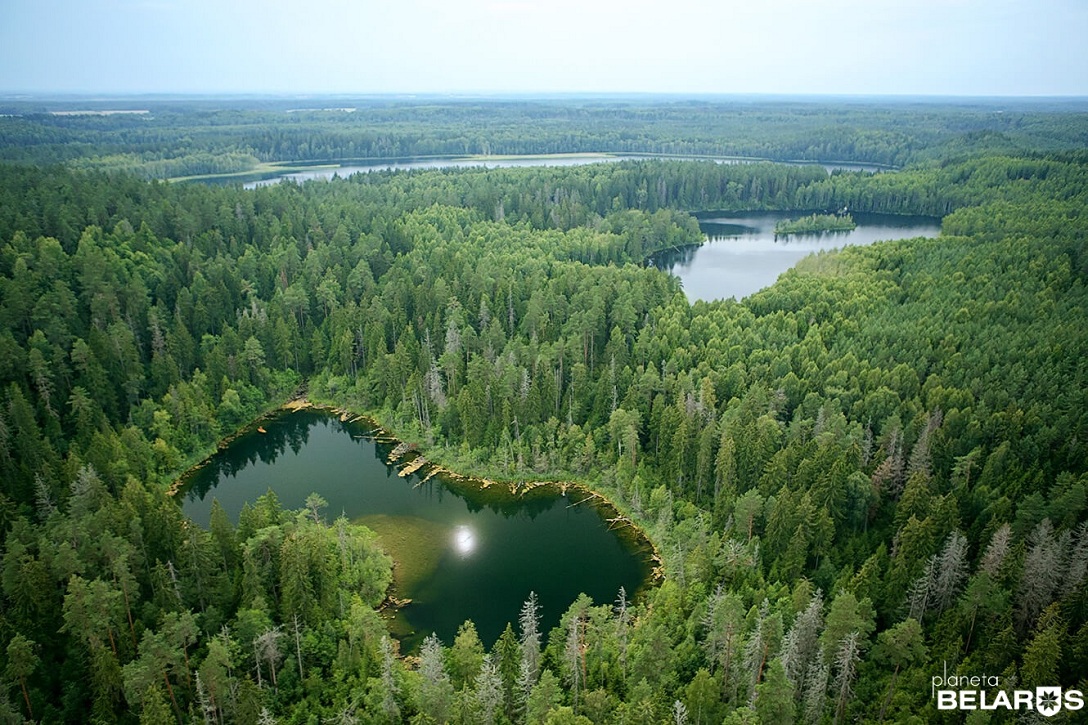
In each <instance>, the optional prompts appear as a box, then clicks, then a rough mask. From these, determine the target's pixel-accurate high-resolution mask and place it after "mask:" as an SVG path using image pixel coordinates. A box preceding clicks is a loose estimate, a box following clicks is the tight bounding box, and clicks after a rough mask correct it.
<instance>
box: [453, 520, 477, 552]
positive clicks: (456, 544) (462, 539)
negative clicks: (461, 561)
mask: <svg viewBox="0 0 1088 725" xmlns="http://www.w3.org/2000/svg"><path fill="white" fill-rule="evenodd" d="M453 548H454V549H456V550H457V553H458V554H460V555H461V557H462V558H464V557H466V556H469V555H471V554H472V552H473V551H475V550H476V532H475V531H473V530H472V529H471V528H469V527H468V526H458V527H457V529H456V530H454V532H453Z"/></svg>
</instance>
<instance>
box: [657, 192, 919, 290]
mask: <svg viewBox="0 0 1088 725" xmlns="http://www.w3.org/2000/svg"><path fill="white" fill-rule="evenodd" d="M807 213H808V212H744V213H739V214H722V215H700V219H699V228H700V229H702V231H703V233H704V234H705V235H706V241H705V242H704V243H703V244H700V245H696V246H691V247H683V248H681V249H673V250H668V251H665V252H661V253H659V254H656V255H654V256H653V257H651V258H650V262H651V263H652V264H654V265H655V266H656V267H658V269H662V270H665V271H667V272H670V273H672V274H674V275H676V276H677V277H679V278H680V281H681V282H682V283H683V285H684V292H685V294H687V297H688V300H690V301H692V302H694V301H695V300H722V299H728V298H730V297H732V298H735V299H738V300H740V299H743V298H745V297H747V296H748V295H750V294H752V293H754V292H758V291H759V290H761V289H763V288H765V287H769V286H770V285H772V284H774V283H775V281H776V280H777V279H778V276H779V275H780V274H782V273H783V272H785V271H786V270H787V269H789V268H791V267H793V265H795V264H797V263H798V262H799V261H801V260H802V259H803V258H805V257H807V256H808V255H810V254H812V253H814V252H819V251H822V250H828V249H838V248H841V247H845V246H849V245H865V244H873V243H874V242H877V241H881V240H893V239H909V238H911V237H935V236H937V234H938V233H940V229H941V226H940V220H938V219H934V218H932V217H911V216H898V215H893V214H859V213H854V214H852V216H853V217H854V221H855V222H857V225H858V226H857V229H854V230H853V231H850V232H823V233H816V234H791V235H788V236H784V237H780V236H776V235H775V233H774V225H775V224H776V223H777V222H778V221H780V220H782V219H796V218H797V217H800V216H805V215H806V214H807Z"/></svg>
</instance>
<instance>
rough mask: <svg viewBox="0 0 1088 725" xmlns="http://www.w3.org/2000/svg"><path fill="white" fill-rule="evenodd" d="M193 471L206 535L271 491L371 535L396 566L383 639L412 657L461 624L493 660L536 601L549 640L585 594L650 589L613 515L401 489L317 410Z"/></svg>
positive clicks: (537, 492)
mask: <svg viewBox="0 0 1088 725" xmlns="http://www.w3.org/2000/svg"><path fill="white" fill-rule="evenodd" d="M261 425H262V427H263V428H264V429H265V431H266V432H265V433H261V432H259V431H257V430H256V429H253V430H251V431H250V432H248V433H246V434H245V435H243V436H241V437H240V438H238V439H236V440H234V441H233V442H232V443H231V444H230V445H229V446H228V447H227V448H226V449H225V450H223V451H220V452H219V453H218V454H216V455H215V456H213V457H212V458H211V459H210V461H209V463H208V465H206V466H204V467H203V468H200V469H198V470H197V471H196V472H195V473H194V474H193V475H192V477H191V478H190V479H189V481H188V482H187V485H186V487H185V488H184V489H182V491H181V493H179V499H180V500H181V503H182V507H183V510H184V512H185V514H186V515H187V516H189V517H190V518H191V519H193V521H195V522H196V523H198V524H200V525H201V526H207V525H208V522H209V519H210V514H211V503H212V500H213V498H214V499H218V500H219V503H220V505H222V506H223V508H224V509H225V510H226V512H227V514H228V515H229V516H230V517H231V519H232V521H234V522H237V521H238V514H239V512H240V511H241V510H242V506H243V505H244V504H245V503H247V502H248V503H250V504H252V503H253V502H254V501H255V500H256V499H257V497H258V496H261V495H262V494H264V493H265V492H266V491H267V490H269V489H271V490H272V491H274V492H275V493H276V496H277V497H278V498H279V501H280V503H281V505H282V506H283V508H285V509H297V508H302V507H303V505H304V502H305V500H306V496H307V495H309V494H310V493H312V492H316V493H318V494H320V495H321V496H322V497H324V498H325V500H326V501H328V503H329V506H328V509H327V512H326V513H327V516H326V518H327V519H328V520H330V521H331V520H333V519H335V518H336V517H337V516H339V515H340V514H341V513H344V514H345V515H346V516H347V517H348V518H349V519H351V520H352V521H354V522H356V523H360V524H363V525H365V526H368V527H370V528H371V529H373V530H374V531H375V532H377V534H378V536H379V539H380V540H381V542H382V544H383V546H384V547H385V548H386V551H387V552H388V553H389V554H390V555H391V556H392V557H393V559H394V560H395V561H396V566H395V567H394V577H395V581H396V587H397V596H398V597H399V598H402V599H403V598H410V599H412V603H411V604H409V605H408V606H406V607H405V608H403V609H401V610H400V611H399V613H398V614H397V618H396V619H395V620H394V621H393V622H391V624H390V629H391V630H392V631H393V634H394V635H396V636H397V637H398V638H399V639H400V640H401V642H402V645H403V648H404V649H405V650H406V651H407V650H411V649H415V648H416V647H417V646H418V645H419V643H420V642H421V641H422V639H423V637H424V636H426V635H427V634H428V633H429V632H436V633H437V634H438V636H439V637H440V638H441V639H442V640H443V641H444V642H445V643H446V644H447V645H450V644H452V643H453V638H454V635H455V634H456V632H457V628H458V627H459V626H460V625H461V623H462V622H463V621H464V620H466V619H471V620H473V622H474V623H475V625H476V629H477V631H478V632H479V634H480V638H481V639H482V640H483V641H484V643H485V644H486V645H487V646H488V647H490V646H491V644H492V643H493V642H494V641H495V640H497V639H498V637H499V635H500V634H502V630H503V629H504V628H505V627H506V624H507V622H513V623H514V628H515V631H516V630H517V624H516V623H517V618H518V613H519V611H520V610H521V606H522V603H523V602H524V601H525V600H526V598H528V596H529V592H530V591H535V592H536V593H537V596H538V598H539V600H540V605H541V615H542V617H541V623H542V626H543V627H544V630H543V631H544V632H547V631H548V630H549V629H550V628H551V627H553V626H555V625H557V624H558V623H559V617H560V615H561V614H562V613H563V612H565V611H566V610H567V608H568V607H569V606H570V605H571V604H572V603H573V602H574V600H575V599H576V598H577V596H578V595H579V594H580V593H583V592H584V593H585V594H588V595H589V596H590V597H592V598H593V601H594V602H596V603H598V604H606V603H609V602H613V601H615V599H616V595H617V593H618V592H619V588H620V587H621V586H623V587H624V588H625V589H626V590H627V593H628V595H629V596H633V595H634V594H635V592H636V591H637V590H638V589H640V588H641V587H643V586H644V585H646V584H647V582H648V581H649V575H650V564H649V556H650V555H651V554H652V552H651V551H650V549H649V544H648V542H646V541H645V539H642V538H640V537H637V536H636V535H635V534H634V532H633V531H632V530H631V529H630V528H626V529H622V528H616V527H613V526H610V524H609V523H608V521H606V518H608V517H611V516H616V514H615V512H614V511H611V508H610V507H607V506H599V505H596V504H595V502H594V501H586V502H582V500H583V499H585V498H586V493H585V492H584V491H576V490H573V489H572V490H570V491H569V492H568V493H567V494H566V495H564V494H563V493H561V492H560V490H559V489H558V488H557V487H555V486H544V487H540V488H536V489H533V490H532V491H529V492H527V493H525V494H523V495H520V496H514V495H512V494H511V493H510V491H509V489H508V488H506V487H504V486H494V487H492V488H490V489H483V488H481V487H480V486H479V485H478V484H477V483H475V482H467V483H466V482H458V481H452V480H446V479H444V478H443V477H442V476H434V477H432V478H430V479H429V480H426V481H425V480H424V478H425V476H426V473H427V470H428V469H426V468H424V469H422V470H420V471H419V472H416V473H412V474H410V475H408V476H406V477H403V478H402V477H400V476H399V475H398V470H397V468H396V467H395V466H393V465H388V464H387V463H386V460H387V456H388V455H389V453H390V451H391V450H392V449H393V445H392V444H384V443H377V442H375V441H374V440H372V439H371V438H369V437H368V433H370V431H371V429H372V428H373V425H372V424H368V423H366V422H358V423H343V422H341V421H340V419H339V418H337V417H336V416H334V415H331V414H329V413H327V412H324V411H319V410H305V411H300V412H295V413H285V414H282V415H279V416H276V417H274V418H272V419H270V420H265V421H262V423H261Z"/></svg>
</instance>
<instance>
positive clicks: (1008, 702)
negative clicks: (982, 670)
mask: <svg viewBox="0 0 1088 725" xmlns="http://www.w3.org/2000/svg"><path fill="white" fill-rule="evenodd" d="M930 694H931V696H932V697H933V699H934V700H936V701H937V709H938V710H961V711H963V710H990V711H993V710H1034V711H1035V712H1037V713H1039V714H1040V715H1042V716H1044V717H1053V716H1054V715H1057V714H1058V713H1059V712H1061V711H1062V710H1063V709H1064V710H1070V711H1077V710H1081V709H1083V708H1084V693H1083V692H1081V691H1080V690H1063V689H1062V688H1061V687H1057V686H1047V687H1036V688H1035V689H1034V690H1016V689H1010V688H1005V687H1002V684H1001V678H1000V677H998V676H996V675H959V674H955V673H952V674H949V672H948V663H947V662H946V663H945V666H944V674H943V675H938V676H936V677H934V678H933V679H932V684H931V691H930Z"/></svg>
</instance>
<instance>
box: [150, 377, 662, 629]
mask: <svg viewBox="0 0 1088 725" xmlns="http://www.w3.org/2000/svg"><path fill="white" fill-rule="evenodd" d="M302 411H319V412H322V413H326V414H328V415H329V416H330V417H335V418H336V419H338V421H339V422H340V424H341V425H353V424H354V425H356V426H361V428H362V430H360V431H359V433H361V435H358V434H353V436H352V437H354V438H366V439H368V440H370V441H372V442H373V443H375V444H379V445H384V446H386V447H388V446H392V450H389V451H388V453H383V455H382V460H383V462H384V463H385V465H386V466H389V467H390V468H391V469H393V471H395V472H396V474H397V476H398V477H400V478H405V479H407V478H408V477H409V476H411V475H412V474H418V475H419V476H420V477H421V480H420V481H419V482H417V483H416V486H419V485H422V483H423V482H426V481H429V480H430V479H432V478H435V477H439V478H440V479H441V480H442V484H443V485H444V486H446V487H448V488H449V489H450V490H451V491H453V492H454V493H456V492H457V490H458V489H462V490H476V491H488V492H489V495H493V496H498V497H499V499H500V500H503V499H506V500H511V499H522V500H524V499H526V498H529V497H531V496H533V495H534V494H539V495H546V496H557V497H558V496H562V497H568V498H570V501H569V503H568V504H567V508H573V507H576V506H578V507H580V506H581V505H582V504H588V505H589V506H591V507H593V508H595V509H596V510H597V512H598V515H599V516H600V519H601V521H602V522H605V523H606V524H607V527H608V531H609V532H611V533H613V534H615V535H616V536H618V537H619V538H621V539H622V540H625V542H626V544H625V546H627V547H628V548H629V549H630V551H631V552H632V553H634V554H635V555H636V556H637V557H638V558H639V559H640V560H641V562H642V563H641V566H642V567H643V569H642V571H643V574H642V576H641V578H642V581H641V583H640V584H639V586H638V587H637V589H636V590H635V591H632V592H629V596H632V597H635V596H639V595H640V594H642V593H643V592H644V591H648V590H649V589H652V588H653V587H656V586H658V585H660V584H661V583H662V582H663V581H664V579H665V564H664V557H663V556H662V553H661V550H660V549H659V547H658V544H657V542H655V541H654V540H653V539H652V538H651V537H650V536H649V535H648V533H647V530H646V528H645V524H644V522H639V521H636V520H635V518H634V517H633V515H632V514H631V513H630V512H626V511H625V510H624V508H623V507H621V506H620V505H617V503H616V502H615V501H613V500H611V499H610V498H609V497H608V496H606V495H605V494H604V493H602V492H600V491H597V490H595V489H594V488H593V487H592V486H591V485H589V484H587V483H585V482H581V481H569V480H554V479H540V480H529V481H526V480H523V481H508V480H501V479H499V478H495V477H488V476H473V475H468V474H464V473H460V472H458V471H454V470H452V469H451V468H449V467H447V466H446V465H444V464H443V463H442V462H440V461H436V460H433V458H432V455H433V454H431V451H429V450H428V449H427V447H426V446H423V445H421V444H418V443H413V442H411V441H409V440H404V439H402V438H401V437H398V436H397V435H396V433H395V431H394V429H393V428H391V427H389V426H387V425H384V424H383V423H382V422H381V421H380V418H379V416H377V415H375V414H373V413H360V412H358V411H357V410H355V409H353V408H351V407H350V406H349V405H348V404H345V403H344V402H343V401H334V400H320V399H313V398H311V397H310V396H309V394H308V391H306V389H305V387H304V386H303V387H300V388H298V389H296V391H295V392H294V393H293V394H292V395H291V397H290V398H289V399H287V400H286V401H284V402H282V403H280V404H279V405H276V406H275V407H272V408H270V409H268V410H266V411H265V412H264V413H263V414H261V415H259V416H258V417H256V418H254V419H253V420H251V421H250V422H248V423H247V424H245V425H243V426H241V427H240V428H238V429H237V430H235V431H234V432H232V433H231V434H230V435H228V436H226V437H224V438H223V439H221V440H220V441H219V442H218V444H217V445H216V447H215V450H214V451H213V452H212V453H211V454H210V455H208V456H207V457H205V458H204V459H202V460H201V461H200V462H198V463H197V464H195V465H193V466H191V467H189V468H188V469H186V470H185V471H184V472H183V473H182V474H181V475H179V476H178V477H177V478H176V479H175V480H174V482H173V483H172V484H171V486H170V488H169V490H168V492H167V493H168V495H170V496H171V497H175V498H176V499H178V500H179V503H180V502H181V501H180V498H181V497H180V496H179V494H181V493H183V492H184V491H185V489H186V486H187V485H189V484H190V483H192V481H193V478H194V476H196V475H197V474H198V473H199V472H200V471H201V470H202V469H204V468H205V467H206V466H208V465H209V464H210V463H211V461H212V460H213V459H214V457H215V456H216V455H218V454H219V453H221V452H222V451H224V450H225V449H227V448H229V447H230V446H231V445H232V444H233V443H235V442H236V441H237V440H238V439H239V438H241V437H243V436H246V435H249V434H253V433H264V430H263V428H264V426H265V425H267V424H268V423H269V422H270V421H274V420H276V419H279V418H281V417H283V416H290V415H292V414H295V413H299V412H302ZM387 450H388V449H387ZM429 454H431V455H429ZM435 458H437V456H435ZM361 525H364V526H365V525H366V524H365V522H363V523H362V524H361ZM383 549H385V550H386V551H387V553H390V554H391V551H390V550H389V547H388V546H386V545H385V544H384V543H383ZM409 563H410V562H409ZM405 565H406V563H405V562H402V561H400V560H398V559H397V558H395V557H393V566H394V575H393V579H392V580H391V582H390V585H389V587H388V588H387V590H386V592H385V597H384V599H383V600H382V603H381V605H380V606H379V607H378V611H379V613H380V615H381V616H382V618H383V619H384V620H386V621H387V623H388V624H389V627H390V631H391V632H394V633H395V634H397V636H398V637H399V636H400V635H401V634H405V633H397V630H396V628H395V627H394V623H395V622H396V621H397V620H398V617H399V612H400V611H401V610H402V609H403V607H405V606H406V605H409V604H411V603H412V599H411V598H407V597H410V596H411V593H410V592H409V591H407V590H404V588H403V587H401V586H399V580H400V579H401V576H399V575H403V574H405V572H403V571H402V572H398V571H397V570H398V569H400V568H402V567H403V566H405ZM409 636H410V634H409Z"/></svg>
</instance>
